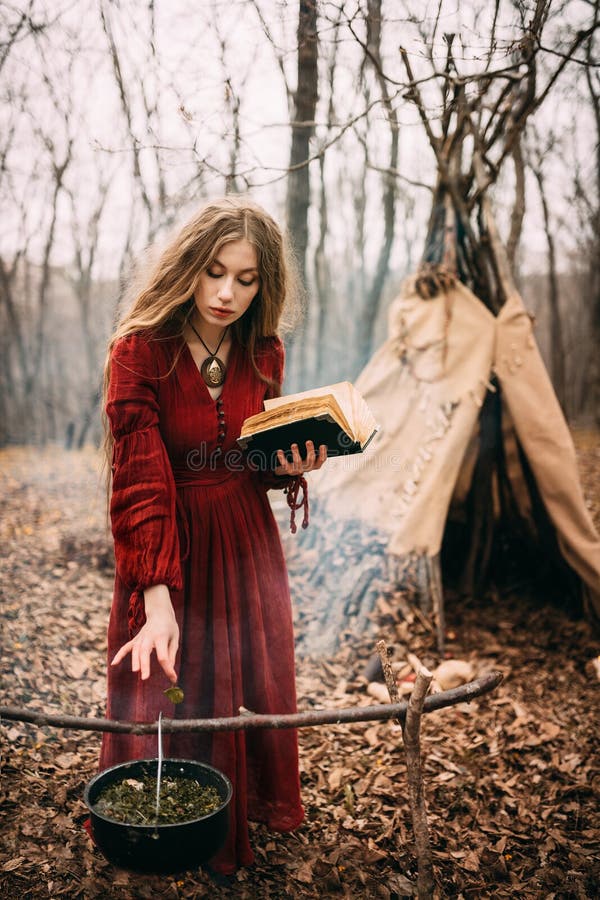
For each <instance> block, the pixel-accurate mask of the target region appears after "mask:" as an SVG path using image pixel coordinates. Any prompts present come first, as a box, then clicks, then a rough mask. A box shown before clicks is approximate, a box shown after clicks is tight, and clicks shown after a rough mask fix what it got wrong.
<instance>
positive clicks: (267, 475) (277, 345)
mask: <svg viewBox="0 0 600 900" xmlns="http://www.w3.org/2000/svg"><path fill="white" fill-rule="evenodd" d="M272 354H273V357H272V366H273V368H272V371H271V373H270V376H271V379H272V381H273V382H274V384H272V385H269V386H268V387H267V390H266V391H265V397H264V399H265V400H270V399H271V398H272V397H279V396H280V395H281V385H282V384H283V372H284V367H285V349H284V346H283V343H282V342H281V340H280V339H279V338H274V340H273V344H272ZM282 449H287V448H283V447H282ZM260 478H261V481H262V483H263V485H264V486H265V488H267V490H269V489H273V488H275V489H279V490H281V489H283V490H284V492H285V494H286V498H287V502H288V506H289V507H290V530H291V531H292V533H295V531H296V522H295V513H296V510H297V509H302V510H303V511H304V517H303V521H302V527H303V528H306V527H307V526H308V512H309V509H308V485H307V483H306V479H305V478H304V477H303V476H301V475H294V476H289V475H276V474H275V472H261V473H260ZM300 490H302V499H301V500H300V501H299V500H298V494H299V492H300Z"/></svg>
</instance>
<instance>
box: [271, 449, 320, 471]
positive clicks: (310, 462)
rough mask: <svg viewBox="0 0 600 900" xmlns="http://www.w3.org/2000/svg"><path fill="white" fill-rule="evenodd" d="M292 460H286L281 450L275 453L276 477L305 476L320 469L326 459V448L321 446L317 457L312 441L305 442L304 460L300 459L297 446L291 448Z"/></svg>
mask: <svg viewBox="0 0 600 900" xmlns="http://www.w3.org/2000/svg"><path fill="white" fill-rule="evenodd" d="M291 452H292V459H291V460H288V459H287V458H286V455H285V453H284V451H283V450H278V451H277V459H278V460H279V465H278V466H276V467H275V470H274V471H275V474H276V475H305V474H306V473H307V472H314V471H316V470H317V469H320V468H321V466H322V465H323V463H324V462H325V460H326V459H327V447H326V446H325V444H321V446H320V447H319V453H318V455H317V454H316V453H315V447H314V444H313V442H312V441H307V442H306V458H305V459H302V457H301V456H300V450H299V448H298V444H292V446H291Z"/></svg>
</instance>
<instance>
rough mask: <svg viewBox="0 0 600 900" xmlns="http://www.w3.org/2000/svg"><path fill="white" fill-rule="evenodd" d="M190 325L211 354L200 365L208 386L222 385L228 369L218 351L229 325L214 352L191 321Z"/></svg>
mask: <svg viewBox="0 0 600 900" xmlns="http://www.w3.org/2000/svg"><path fill="white" fill-rule="evenodd" d="M190 326H191V328H192V331H193V332H194V334H195V335H196V337H197V338H198V340H199V341H200V343H201V344H202V346H203V347H204V349H205V350H206V352H207V353H208V354H209V355H208V356H207V358H206V359H205V360H204V362H203V363H202V365H201V366H200V374H201V375H202V378H203V379H204V383H205V384H207V385H208V387H221V385H222V384H223V382H224V381H225V376H226V375H227V369H226V368H225V363H224V362H223V360H222V359H219V357H218V356H217V353H218V352H219V348H220V346H221V344H222V343H223V338H224V337H225V335H226V334H227V328H229V326H227V327H226V328H225V331H224V332H223V334H222V335H221V340H220V341H219V343H218V344H217V349H216V350H215V352H214V353H213V352H212V350H210V349H209V348H208V347H207V346H206V344H205V343H204V341H203V340H202V338H201V337H200V335H199V334H198V332H197V331H196V329H195V328H194V326H193V325H192V323H191V322H190Z"/></svg>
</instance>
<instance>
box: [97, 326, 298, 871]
mask: <svg viewBox="0 0 600 900" xmlns="http://www.w3.org/2000/svg"><path fill="white" fill-rule="evenodd" d="M178 350H181V354H180V356H179V359H178V360H177V362H176V365H175V367H174V368H173V361H174V359H175V356H176V354H177V351H178ZM256 362H257V365H258V367H259V369H260V370H261V371H262V372H264V374H266V375H268V376H269V377H270V378H272V379H274V380H275V381H276V382H277V383H278V384H280V383H281V380H282V375H283V346H282V344H281V342H280V341H279V339H278V338H268V339H263V340H262V341H261V342H259V345H258V348H257V352H256ZM170 370H171V371H170ZM269 394H272V389H270V388H269V387H268V385H266V384H265V382H263V381H261V380H260V379H259V378H258V377H257V375H256V373H255V372H254V370H253V369H252V366H251V363H250V361H249V359H248V357H247V355H246V353H245V352H244V351H243V349H242V348H240V347H239V346H238V345H237V344H236V342H235V340H234V342H233V344H232V347H231V350H230V355H229V361H228V370H227V379H226V381H225V384H224V387H223V391H222V393H221V396H220V398H219V400H218V401H214V400H213V399H212V397H211V396H210V394H209V392H208V389H207V387H206V385H205V384H204V381H203V379H202V376H201V375H200V372H199V370H198V368H197V366H196V363H195V361H194V359H193V357H192V355H191V352H190V350H189V348H188V346H187V344H186V343H185V341H183V338H181V337H179V338H174V337H167V338H160V339H151V338H150V337H148V336H146V337H144V336H142V335H141V334H137V335H132V336H129V337H127V338H123V339H121V340H120V341H119V342H117V344H116V345H115V347H114V349H113V352H112V359H111V378H110V387H109V394H108V402H107V406H106V412H107V415H108V418H109V421H110V426H111V431H112V433H113V436H114V440H115V443H114V453H113V465H112V470H113V493H112V499H111V510H110V511H111V521H112V529H113V536H114V542H115V558H116V577H115V588H114V598H113V604H112V610H111V615H110V622H109V628H108V658H109V661H110V659H112V657H113V655H114V654H115V653H116V651H117V650H118V649H119V647H121V646H122V645H123V644H124V643H126V642H127V641H128V640H129V638H130V636H131V635H133V634H134V633H135V632H136V631H137V630H138V629H139V628H140V627H141V625H142V624H143V622H144V607H143V593H142V591H143V589H144V588H146V587H150V586H151V585H154V584H166V585H167V586H168V587H169V590H170V595H171V600H172V602H173V606H174V609H175V614H176V616H177V621H178V624H179V628H180V642H181V644H180V648H179V652H178V658H177V661H176V669H177V672H178V674H179V684H180V685H181V687H182V688H183V690H184V692H185V699H184V702H183V703H182V704H181V705H179V706H177V707H174V706H173V704H172V703H170V701H169V700H167V699H166V698H165V696H164V693H163V691H164V689H165V688H166V687H168V686H169V685H168V682H167V679H166V676H165V675H164V673H163V672H162V670H161V669H160V667H159V665H158V663H157V662H156V659H155V658H154V657H153V660H152V674H151V675H150V678H149V679H148V680H147V681H145V682H142V681H141V680H140V678H139V674H135V675H134V674H133V673H132V672H131V660H130V657H127V658H126V659H125V660H124V661H123V662H122V663H121V664H120V665H119V666H116V667H111V666H110V665H109V667H108V707H107V714H108V716H109V717H110V718H113V719H124V720H131V721H142V722H152V721H156V719H157V718H158V714H159V712H160V711H161V710H162V712H163V715H165V716H168V717H171V718H172V717H174V716H177V717H179V718H209V717H213V716H233V715H237V714H238V712H239V707H240V706H244V707H246V708H247V709H250V710H252V711H253V712H257V713H291V712H295V711H296V694H295V674H294V643H293V631H292V618H291V603H290V594H289V586H288V579H287V571H286V567H285V562H284V557H283V552H282V547H281V540H280V537H279V531H278V527H277V524H276V522H275V519H274V517H273V513H272V511H271V507H270V504H269V501H268V499H267V488H268V487H272V486H275V485H274V482H277V480H278V479H277V476H274V475H269V474H264V475H263V474H260V473H258V472H256V471H254V470H252V469H251V467H250V466H249V465H248V461H247V460H246V459H245V458H244V457H243V456H242V454H241V453H240V452H239V450H238V449H237V444H236V438H237V437H238V435H239V433H240V428H241V425H242V422H243V420H244V419H245V418H246V417H247V416H249V415H253V414H254V413H257V412H260V411H261V410H262V408H263V400H264V399H265V397H266V396H268V395H269ZM285 484H286V480H285V479H279V485H280V486H285ZM163 745H164V752H165V755H166V756H170V757H176V758H187V759H197V760H200V761H204V762H209V763H210V764H212V765H214V766H216V767H217V768H218V769H220V770H221V771H223V772H225V773H226V774H227V775H228V776H229V778H230V779H231V781H232V782H233V785H234V798H233V801H232V806H231V828H230V832H229V837H228V841H227V844H226V846H225V848H224V849H223V851H221V852H220V853H219V854H218V856H217V857H215V859H214V860H213V861H212V863H213V865H214V868H216V869H218V870H219V871H221V872H233V871H234V870H235V869H236V867H237V866H240V865H248V864H250V863H251V862H252V861H253V853H252V850H251V848H250V844H249V840H248V827H247V821H248V820H249V819H250V820H253V821H260V822H264V823H266V825H267V826H269V827H270V828H272V829H275V830H279V831H288V830H291V829H293V828H295V827H296V826H298V825H299V824H300V822H301V821H302V819H303V816H304V812H303V809H302V805H301V802H300V783H299V774H298V748H297V735H296V732H295V731H291V730H285V731H276V730H272V731H270V730H256V731H252V730H250V731H247V732H221V733H218V734H214V735H200V734H172V735H164V738H163ZM156 754H157V744H156V736H155V735H150V736H137V737H136V736H133V735H117V734H105V735H104V738H103V743H102V751H101V757H100V766H101V768H107V767H108V766H112V765H115V764H116V763H119V762H124V761H127V760H130V759H140V758H145V757H155V756H156Z"/></svg>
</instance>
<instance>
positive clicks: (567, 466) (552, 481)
mask: <svg viewBox="0 0 600 900" xmlns="http://www.w3.org/2000/svg"><path fill="white" fill-rule="evenodd" d="M494 376H495V379H497V383H499V384H500V389H501V397H502V404H503V421H504V426H505V431H506V432H507V445H506V448H505V449H506V458H507V470H508V475H509V477H510V478H511V479H512V487H513V489H514V493H515V496H516V498H517V502H518V505H519V512H520V513H521V515H523V516H525V517H527V516H528V515H530V512H531V510H530V501H529V498H528V496H527V491H526V489H525V482H524V480H523V476H522V473H521V467H520V466H519V464H518V455H519V452H518V447H517V444H516V442H515V441H514V434H513V435H511V434H510V431H511V430H512V429H513V428H514V433H515V434H516V436H517V438H518V442H519V444H520V446H521V448H522V451H523V452H524V454H525V455H526V458H527V461H528V463H529V466H530V468H531V471H532V472H533V474H534V477H535V481H536V485H537V490H538V492H539V494H540V496H541V499H542V501H543V504H544V507H545V510H546V512H547V514H548V516H549V518H550V519H551V521H552V523H553V526H554V529H555V532H556V538H557V541H558V545H559V547H560V550H561V552H562V554H563V556H564V558H565V560H566V561H567V563H568V564H569V566H570V567H571V568H572V569H573V570H574V571H575V572H576V573H577V574H578V575H579V576H580V578H581V579H582V580H583V582H584V584H585V586H586V589H587V601H588V604H589V607H590V608H591V609H592V610H593V611H594V612H595V614H596V615H598V616H600V539H599V537H598V534H597V533H596V531H595V529H594V526H593V523H592V521H591V517H590V515H589V512H588V510H587V508H586V505H585V501H584V497H583V493H582V489H581V485H580V481H579V475H578V470H577V461H576V457H575V450H574V446H573V442H572V439H571V435H570V432H569V429H568V426H567V424H566V422H565V420H564V417H563V415H562V412H561V409H560V406H559V404H558V401H557V398H556V396H555V394H554V390H553V388H552V385H551V382H550V379H549V377H548V375H547V372H546V369H545V367H544V363H543V361H542V358H541V356H540V353H539V350H538V348H537V345H536V341H535V339H534V336H533V330H532V322H531V319H530V317H529V315H528V314H527V312H526V310H525V308H524V306H523V303H522V300H521V298H520V297H519V296H518V295H517V294H516V293H515V294H512V295H511V296H510V298H509V299H508V300H507V302H506V303H505V305H504V306H503V308H502V310H501V312H500V314H499V315H498V316H497V317H495V316H494V315H493V314H492V313H491V312H490V311H489V310H488V308H487V307H486V306H485V305H484V304H483V303H482V302H481V301H480V300H478V298H477V297H476V296H475V295H474V294H473V293H472V292H471V291H470V290H469V289H468V288H467V287H465V286H464V285H463V284H461V283H460V282H456V284H455V286H454V287H453V288H451V289H450V290H449V291H447V292H444V293H441V294H439V295H438V296H436V297H434V298H432V299H428V300H424V299H422V298H421V297H420V296H418V295H417V293H416V291H415V290H414V282H413V285H412V288H411V285H410V284H409V285H408V287H407V289H406V290H405V292H404V293H403V294H402V296H401V297H399V298H398V299H397V300H395V301H394V302H393V304H392V306H391V308H390V313H389V333H388V338H387V340H386V341H385V343H384V344H383V345H382V346H381V347H380V348H379V350H378V351H377V352H376V353H375V355H374V356H373V357H372V359H371V360H370V362H369V363H368V364H367V366H366V367H365V369H364V370H363V372H362V373H361V375H360V376H359V378H358V379H357V381H356V386H357V388H358V389H359V390H360V392H361V393H362V394H363V396H364V397H365V399H366V401H367V403H368V404H369V406H370V407H371V410H372V412H373V414H374V416H375V418H376V420H377V421H378V423H379V424H380V431H379V433H378V434H377V435H376V437H375V438H374V439H373V441H372V443H371V445H370V446H369V447H368V448H367V450H366V451H365V453H364V454H362V455H358V456H353V457H345V458H340V459H337V460H335V459H334V460H331V461H329V462H328V464H327V466H326V467H324V469H323V470H321V472H318V473H314V475H313V476H312V477H311V490H312V495H313V497H316V498H317V502H318V504H319V506H320V508H321V509H322V510H324V511H325V514H326V518H327V521H328V522H331V521H335V522H336V523H337V526H338V529H339V534H340V535H343V533H344V522H350V521H356V520H360V521H362V522H363V523H364V524H365V526H367V527H368V528H371V529H373V530H374V532H376V533H377V535H378V536H379V540H380V542H381V543H382V544H385V546H386V551H387V554H388V555H390V556H391V557H397V558H400V559H402V558H422V557H426V558H434V557H436V556H437V555H438V554H439V552H440V548H441V545H442V540H443V536H444V530H445V526H446V520H447V516H448V510H449V507H450V504H451V501H452V500H453V498H454V500H456V497H457V495H459V494H461V493H462V494H463V495H464V494H465V493H466V490H467V487H468V485H469V482H470V479H471V475H472V472H473V466H474V461H475V459H476V449H477V427H478V420H479V415H480V412H481V408H482V405H483V403H484V400H485V397H486V394H487V392H488V391H489V390H495V387H494V384H493V383H492V381H493V379H494ZM504 407H505V410H504ZM511 442H512V443H511ZM511 448H512V449H511ZM314 521H315V519H314V518H313V522H314ZM342 539H343V538H342Z"/></svg>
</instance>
